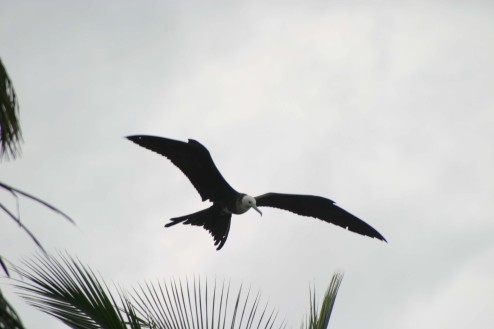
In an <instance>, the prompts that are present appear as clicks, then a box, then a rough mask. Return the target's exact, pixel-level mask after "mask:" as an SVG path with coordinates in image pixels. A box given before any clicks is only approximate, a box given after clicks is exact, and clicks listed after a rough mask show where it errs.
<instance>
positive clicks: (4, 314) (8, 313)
mask: <svg viewBox="0 0 494 329" xmlns="http://www.w3.org/2000/svg"><path fill="white" fill-rule="evenodd" d="M0 328H2V329H4V328H5V329H24V326H23V325H22V322H21V319H20V318H19V316H18V315H17V313H16V312H15V310H14V308H13V307H12V306H11V305H10V303H9V302H8V301H7V300H6V299H5V297H4V296H3V294H2V291H1V290H0Z"/></svg>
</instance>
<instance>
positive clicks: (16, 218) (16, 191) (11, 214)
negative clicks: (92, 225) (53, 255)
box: [0, 182, 75, 265]
mask: <svg viewBox="0 0 494 329" xmlns="http://www.w3.org/2000/svg"><path fill="white" fill-rule="evenodd" d="M0 188H3V189H5V190H7V191H8V192H10V193H11V194H12V195H13V196H14V198H15V199H16V203H17V212H14V211H12V210H10V209H8V208H7V207H6V206H4V205H3V204H2V203H1V202H0V210H2V211H3V212H4V213H5V214H7V217H8V218H10V219H12V220H13V221H15V222H16V223H17V224H18V225H19V226H20V227H21V228H22V229H23V230H24V231H25V232H26V233H27V234H28V235H29V236H30V237H31V239H32V240H33V241H34V243H36V245H37V246H38V247H39V248H40V249H41V250H43V251H44V249H43V247H42V246H41V243H40V242H39V241H38V239H37V238H36V236H35V235H34V234H33V233H32V232H31V231H30V230H29V229H28V228H27V227H26V226H25V225H24V224H23V223H22V222H21V217H20V215H19V211H18V210H19V195H21V196H24V197H26V198H28V199H31V200H33V201H35V202H38V203H40V204H42V205H43V206H45V207H47V208H48V209H50V210H52V211H54V212H55V213H57V214H59V215H61V216H63V217H65V218H66V219H67V220H68V221H70V222H71V223H72V224H75V222H74V220H73V219H72V218H70V217H69V216H68V215H67V214H65V213H64V212H62V211H61V210H59V209H57V208H55V207H54V206H52V205H51V204H49V203H47V202H46V201H43V200H41V199H39V198H37V197H35V196H33V195H31V194H29V193H26V192H23V191H21V190H19V189H17V188H15V187H12V186H9V185H7V184H5V183H2V182H0ZM0 265H1V263H0Z"/></svg>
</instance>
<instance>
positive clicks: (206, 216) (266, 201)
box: [127, 135, 386, 250]
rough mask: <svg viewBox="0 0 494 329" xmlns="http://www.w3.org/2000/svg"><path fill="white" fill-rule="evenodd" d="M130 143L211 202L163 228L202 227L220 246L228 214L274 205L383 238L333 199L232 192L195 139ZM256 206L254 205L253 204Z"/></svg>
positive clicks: (150, 139) (227, 228)
mask: <svg viewBox="0 0 494 329" xmlns="http://www.w3.org/2000/svg"><path fill="white" fill-rule="evenodd" d="M127 138H128V139H129V140H131V141H132V142H134V143H136V144H138V145H140V146H142V147H145V148H147V149H149V150H151V151H154V152H156V153H159V154H161V155H164V156H165V157H167V158H168V159H169V160H170V161H171V162H172V163H173V164H174V165H175V166H177V167H178V168H179V169H180V170H181V171H182V172H183V173H184V174H185V175H186V176H187V177H188V178H189V180H190V181H191V183H192V185H194V187H195V188H196V190H197V192H199V194H200V195H201V198H202V200H203V201H205V200H209V201H211V202H212V203H213V205H212V206H211V207H209V208H207V209H204V210H201V211H199V212H196V213H193V214H190V215H186V216H182V217H177V218H172V219H171V222H170V223H168V224H166V225H165V226H166V227H169V226H173V225H175V224H178V223H184V224H189V225H196V226H202V227H204V228H205V229H206V230H207V231H209V233H211V235H212V236H213V238H214V242H215V246H217V249H218V250H219V249H221V248H222V247H223V245H224V244H225V242H226V239H227V237H228V233H229V231H230V224H231V217H232V214H242V213H244V212H246V211H247V210H249V209H250V208H251V207H252V208H254V209H255V210H256V211H258V212H259V213H261V212H260V211H259V210H258V209H257V206H259V207H274V208H280V209H284V210H288V211H291V212H293V213H296V214H299V215H302V216H309V217H315V218H319V219H321V220H323V221H325V222H328V223H333V224H335V225H338V226H341V227H343V228H346V229H348V230H350V231H352V232H355V233H358V234H361V235H366V236H369V237H372V238H377V239H379V240H383V241H386V239H384V237H383V236H382V235H381V234H380V233H379V232H377V231H376V230H375V229H374V228H372V227H371V226H370V225H368V224H367V223H365V222H364V221H362V220H360V219H359V218H357V217H355V216H354V215H352V214H350V213H349V212H347V211H345V210H343V209H341V208H340V207H338V206H336V205H335V204H334V202H333V201H331V200H329V199H326V198H323V197H320V196H312V195H298V194H281V193H266V194H263V195H260V196H257V197H255V198H252V197H250V196H248V195H246V194H243V193H238V192H237V191H235V190H234V189H233V188H232V187H231V186H230V185H229V184H228V182H227V181H226V180H225V179H224V178H223V176H222V175H221V174H220V172H219V170H218V168H216V165H215V164H214V162H213V159H212V158H211V155H210V154H209V151H208V150H207V149H206V148H205V147H204V146H203V145H202V144H201V143H199V142H197V141H195V140H193V139H189V141H188V143H185V142H181V141H176V140H173V139H168V138H163V137H155V136H142V135H138V136H129V137H127ZM256 205H257V206H256Z"/></svg>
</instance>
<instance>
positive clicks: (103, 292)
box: [14, 255, 285, 329]
mask: <svg viewBox="0 0 494 329" xmlns="http://www.w3.org/2000/svg"><path fill="white" fill-rule="evenodd" d="M60 258H61V261H60V260H58V259H57V258H55V257H52V256H48V255H44V256H43V255H40V256H37V257H36V258H34V259H30V260H26V261H24V262H23V266H22V267H16V268H14V270H15V271H16V272H17V273H18V274H20V275H21V276H22V277H23V278H24V279H27V282H26V281H20V282H19V283H18V284H17V286H18V287H19V288H20V289H21V293H20V295H21V296H22V297H23V298H24V299H25V300H26V301H27V302H28V303H29V304H31V305H33V306H34V307H36V308H38V309H39V310H41V311H43V312H45V313H48V314H50V315H53V316H55V317H56V318H58V319H60V320H61V321H63V322H64V323H65V324H67V325H68V326H70V327H72V328H89V329H91V328H112V329H113V328H128V327H130V328H133V329H138V328H163V329H166V328H170V329H185V328H194V329H203V328H208V329H226V328H228V329H233V328H239V329H240V328H242V329H253V328H263V329H267V328H272V329H274V328H284V327H285V324H284V323H279V321H277V317H276V312H275V311H268V305H267V303H264V302H263V303H262V302H261V298H260V294H259V293H257V294H255V296H254V297H253V295H252V294H251V293H250V289H248V290H247V291H246V292H245V291H244V289H243V288H242V286H241V287H240V288H239V289H238V290H237V291H236V293H235V294H233V293H231V290H230V284H226V283H225V282H223V283H221V284H217V283H216V282H215V283H214V284H212V285H211V284H209V283H208V282H207V280H204V281H201V280H200V279H193V280H192V281H191V282H189V281H188V280H185V282H183V281H180V280H178V281H175V280H172V281H169V282H163V283H157V284H150V283H148V284H145V285H141V286H139V287H138V288H137V289H134V290H133V293H132V295H131V297H128V296H129V294H128V293H127V292H125V291H123V290H121V289H120V291H119V298H114V297H113V295H112V294H111V292H110V290H109V289H108V287H107V286H106V285H105V284H104V283H101V280H100V279H98V277H97V276H96V275H95V274H94V272H93V271H91V270H90V269H89V268H87V267H85V266H84V265H82V264H81V263H80V262H79V261H77V260H74V259H73V258H70V257H67V256H61V257H60Z"/></svg>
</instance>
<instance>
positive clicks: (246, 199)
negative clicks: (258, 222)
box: [240, 195, 262, 216]
mask: <svg viewBox="0 0 494 329" xmlns="http://www.w3.org/2000/svg"><path fill="white" fill-rule="evenodd" d="M240 207H241V208H242V211H243V212H246V211H247V210H249V209H250V208H254V210H255V211H257V212H258V213H259V214H261V216H262V212H261V211H260V210H259V208H257V205H256V199H255V198H254V197H251V196H250V195H244V196H243V197H242V202H241V203H240Z"/></svg>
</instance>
